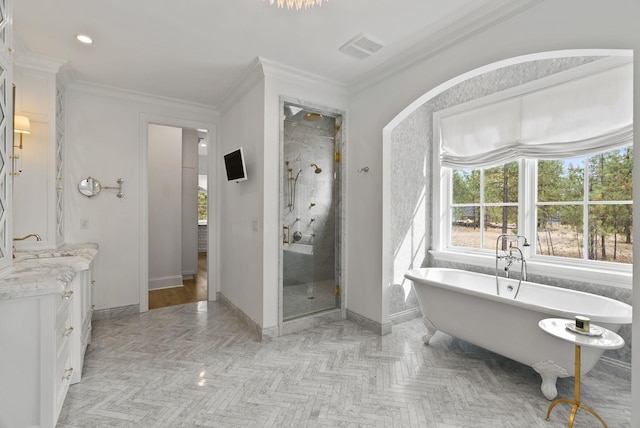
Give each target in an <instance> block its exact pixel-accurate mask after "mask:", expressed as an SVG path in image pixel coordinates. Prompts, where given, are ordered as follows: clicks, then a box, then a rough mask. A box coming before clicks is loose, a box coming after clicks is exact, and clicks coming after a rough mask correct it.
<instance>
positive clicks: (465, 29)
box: [349, 0, 544, 96]
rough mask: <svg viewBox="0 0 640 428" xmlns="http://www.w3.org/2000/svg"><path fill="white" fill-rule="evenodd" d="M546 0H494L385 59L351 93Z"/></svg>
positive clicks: (350, 94)
mask: <svg viewBox="0 0 640 428" xmlns="http://www.w3.org/2000/svg"><path fill="white" fill-rule="evenodd" d="M543 1H544V0H494V1H492V2H490V3H487V4H485V5H483V6H482V7H480V8H477V9H474V10H473V11H471V12H469V13H467V14H466V15H464V16H463V17H462V18H460V19H458V20H456V21H454V22H453V23H451V24H450V25H446V26H444V27H443V28H441V29H439V30H438V31H436V32H435V33H433V34H432V35H431V36H429V37H427V38H426V39H424V40H423V41H421V42H419V43H416V44H415V45H413V46H412V47H410V48H408V49H406V50H404V51H403V52H402V53H400V54H398V55H396V56H395V57H393V58H391V59H389V60H387V61H385V62H384V63H383V64H381V65H380V66H379V67H376V68H375V69H374V70H372V71H370V72H368V73H366V74H364V75H363V76H360V77H358V79H357V82H351V83H350V85H349V96H353V95H356V94H358V93H360V92H362V91H364V90H366V89H368V88H370V87H372V86H374V85H376V84H377V83H379V82H380V81H382V80H385V79H387V78H389V77H391V76H393V75H396V74H398V73H401V72H403V71H405V70H407V69H409V68H411V67H413V66H415V65H417V64H420V63H422V62H424V61H426V60H427V59H429V58H432V57H434V56H436V55H437V54H439V53H440V52H443V51H445V50H447V49H450V48H451V47H453V46H455V45H457V44H459V43H462V42H463V41H465V40H468V39H470V38H471V37H473V36H475V35H477V34H480V33H482V32H484V31H487V30H488V29H490V28H492V27H495V26H496V25H498V24H500V23H501V22H504V21H506V20H508V19H510V18H512V17H514V16H516V15H518V14H520V13H522V12H524V11H526V10H527V9H529V8H531V7H533V6H535V5H537V4H539V3H542V2H543Z"/></svg>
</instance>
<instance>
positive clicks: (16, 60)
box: [13, 51, 67, 74]
mask: <svg viewBox="0 0 640 428" xmlns="http://www.w3.org/2000/svg"><path fill="white" fill-rule="evenodd" d="M66 63H67V60H65V59H60V58H54V57H49V56H46V55H41V54H36V53H34V52H30V51H24V52H22V51H16V52H15V54H14V56H13V64H14V65H15V66H17V67H24V68H30V69H33V70H38V71H43V72H46V73H54V74H55V73H57V72H58V70H60V67H62V66H63V65H64V64H66Z"/></svg>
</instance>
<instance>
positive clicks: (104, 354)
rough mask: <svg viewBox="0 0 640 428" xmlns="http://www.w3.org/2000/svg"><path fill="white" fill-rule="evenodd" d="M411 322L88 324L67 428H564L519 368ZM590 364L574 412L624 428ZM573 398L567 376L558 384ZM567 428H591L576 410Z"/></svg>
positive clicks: (202, 305) (612, 376) (213, 312)
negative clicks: (291, 328)
mask: <svg viewBox="0 0 640 428" xmlns="http://www.w3.org/2000/svg"><path fill="white" fill-rule="evenodd" d="M423 333H424V331H423V327H422V322H421V320H420V319H416V320H413V321H409V322H406V323H403V324H399V325H397V326H394V328H393V333H392V334H390V335H387V336H383V337H380V336H377V335H376V334H374V333H371V332H369V331H367V330H363V329H361V328H360V327H358V326H357V325H356V324H355V323H352V322H350V321H342V322H336V323H333V324H327V325H323V326H319V327H316V328H313V329H310V330H307V331H304V332H301V333H296V334H291V335H287V336H283V337H278V338H274V339H269V340H266V341H263V342H258V341H257V340H256V339H255V337H254V336H252V335H251V334H250V332H249V330H248V329H246V328H245V327H244V326H243V325H242V324H241V323H240V322H239V321H238V319H237V318H236V317H234V316H233V314H232V313H231V312H230V311H229V310H227V309H226V308H225V307H224V306H222V305H220V304H219V303H215V302H209V303H207V302H199V303H192V304H186V305H181V306H174V307H170V308H162V309H157V310H154V311H150V312H148V313H146V314H142V315H139V316H130V317H126V318H120V319H105V320H99V321H96V322H95V323H94V342H93V343H92V344H91V346H90V347H89V351H88V353H87V357H86V359H85V371H84V378H83V380H82V382H81V383H79V384H76V385H73V386H71V388H70V390H69V394H68V396H67V399H66V401H65V404H64V407H63V410H62V414H61V417H60V421H59V425H58V427H60V428H65V427H83V428H91V427H101V428H102V427H192V426H202V427H434V428H451V427H473V428H476V427H491V428H494V427H514V428H515V427H518V428H521V427H527V428H528V427H545V428H560V427H566V426H567V418H568V416H569V408H568V406H566V405H562V404H561V405H558V406H556V408H555V409H554V410H553V414H552V415H551V421H549V422H546V421H545V420H544V417H545V415H546V409H547V406H548V405H549V402H548V401H547V400H546V399H545V398H544V397H543V396H542V394H541V392H540V390H539V384H540V382H539V378H538V375H537V374H536V373H535V372H534V371H533V370H532V369H530V368H529V367H526V366H522V365H520V364H518V363H516V362H513V361H511V360H508V359H505V358H503V357H500V356H497V355H495V354H492V353H490V352H487V351H485V350H483V349H480V348H477V347H475V346H472V345H470V344H468V343H466V342H463V341H460V340H457V339H453V338H451V337H449V336H447V335H444V334H441V333H438V334H437V335H436V336H435V337H434V338H433V339H432V344H431V345H429V346H427V345H424V344H423V343H422V341H421V336H422V334H423ZM615 370H617V371H619V372H620V373H615V372H612V371H611V369H610V368H609V367H608V366H605V365H604V364H602V363H599V364H598V365H597V366H596V367H595V368H594V369H593V370H592V371H591V372H590V373H589V374H588V375H587V376H585V377H584V379H583V384H582V401H583V403H585V404H586V405H588V406H591V407H593V408H594V409H596V410H597V411H598V412H599V413H600V415H601V416H602V417H603V418H604V419H605V421H607V423H608V424H609V427H611V428H619V427H628V426H629V423H630V422H629V421H630V412H631V411H630V403H631V399H630V396H631V385H630V379H629V373H627V372H625V371H623V370H618V369H615ZM558 388H559V393H560V395H562V396H566V397H571V396H572V394H573V378H568V379H561V380H559V382H558ZM574 426H575V427H576V428H586V427H598V426H600V425H599V422H598V421H597V420H596V419H595V418H593V417H592V416H591V415H589V414H588V413H586V412H583V411H580V412H579V413H578V416H577V418H576V422H575V425H574Z"/></svg>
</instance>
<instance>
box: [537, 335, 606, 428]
mask: <svg viewBox="0 0 640 428" xmlns="http://www.w3.org/2000/svg"><path fill="white" fill-rule="evenodd" d="M575 372H576V375H575V382H574V385H573V400H569V399H568V398H558V399H555V400H553V401H552V402H551V404H549V409H548V410H547V420H549V416H550V415H551V410H553V408H554V407H555V406H556V404H558V403H567V404H571V406H572V408H571V415H570V416H569V428H571V427H573V421H574V420H575V418H576V413H578V409H584V410H586V411H587V412H589V413H591V414H592V415H593V416H595V417H596V418H597V419H598V420H599V421H600V423H602V426H603V427H604V428H608V427H607V424H606V423H605V422H604V420H603V419H602V418H601V417H600V415H599V414H597V413H596V411H595V410H593V409H592V408H590V407H587V406H585V405H583V404H582V403H580V345H576V359H575Z"/></svg>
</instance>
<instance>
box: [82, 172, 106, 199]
mask: <svg viewBox="0 0 640 428" xmlns="http://www.w3.org/2000/svg"><path fill="white" fill-rule="evenodd" d="M78 190H79V191H80V193H82V194H83V195H85V196H87V197H89V198H91V197H92V196H96V195H97V194H98V193H100V190H102V186H100V182H99V181H98V180H96V179H95V178H92V177H87V178H85V179H84V180H82V181H81V182H80V184H78Z"/></svg>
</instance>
